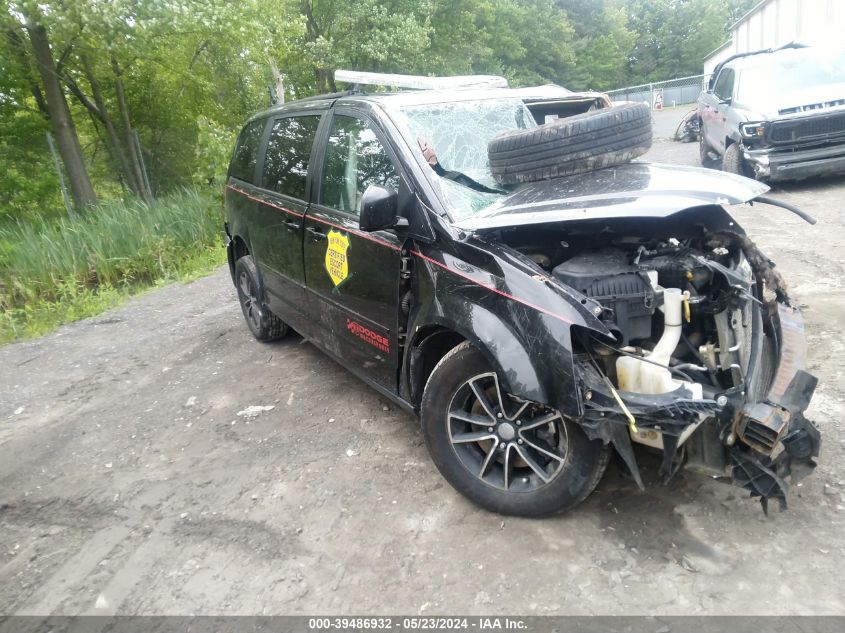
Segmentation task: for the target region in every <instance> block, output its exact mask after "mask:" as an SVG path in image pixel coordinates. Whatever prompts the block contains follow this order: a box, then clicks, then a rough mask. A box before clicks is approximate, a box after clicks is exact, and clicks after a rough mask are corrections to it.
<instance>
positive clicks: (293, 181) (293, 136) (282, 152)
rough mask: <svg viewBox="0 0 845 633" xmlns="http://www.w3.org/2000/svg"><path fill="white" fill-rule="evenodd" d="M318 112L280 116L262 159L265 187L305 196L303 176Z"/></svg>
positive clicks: (291, 195) (287, 194) (306, 170)
mask: <svg viewBox="0 0 845 633" xmlns="http://www.w3.org/2000/svg"><path fill="white" fill-rule="evenodd" d="M319 123H320V116H319V115H308V116H297V117H287V118H285V119H279V120H278V121H276V122H275V123H274V124H273V129H272V130H271V131H270V141H269V142H268V144H267V158H266V159H265V162H264V186H265V187H266V188H268V189H272V190H273V191H276V192H278V193H282V194H285V195H286V196H290V197H292V198H298V199H300V200H304V199H305V177H306V175H307V174H308V161H309V159H310V157H311V145H312V144H313V142H314V135H315V134H316V133H317V126H318V125H319Z"/></svg>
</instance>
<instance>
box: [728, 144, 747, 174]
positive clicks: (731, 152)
mask: <svg viewBox="0 0 845 633" xmlns="http://www.w3.org/2000/svg"><path fill="white" fill-rule="evenodd" d="M722 171H726V172H728V173H731V174H737V175H739V176H745V177H747V178H753V177H754V176H753V175H750V174H749V171H750V170H749V169H748V166H747V165H746V163H745V159H744V158H743V157H742V149H741V148H740V146H739V143H731V144H730V145H728V147H727V149H726V150H725V155H724V156H722Z"/></svg>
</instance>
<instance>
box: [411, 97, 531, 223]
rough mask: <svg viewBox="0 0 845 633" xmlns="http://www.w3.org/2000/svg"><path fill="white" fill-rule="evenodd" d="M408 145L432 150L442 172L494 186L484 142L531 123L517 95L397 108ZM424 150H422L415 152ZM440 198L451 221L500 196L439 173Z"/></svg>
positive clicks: (497, 186)
mask: <svg viewBox="0 0 845 633" xmlns="http://www.w3.org/2000/svg"><path fill="white" fill-rule="evenodd" d="M398 114H399V116H398V117H397V118H398V119H399V121H398V123H399V124H400V127H403V126H404V127H405V129H404V130H403V133H404V134H405V135H406V140H407V141H408V144H409V145H410V146H411V147H412V148H413V149H414V150H417V149H418V148H419V143H420V139H422V140H423V141H424V143H425V144H426V145H427V146H428V147H430V148H431V149H432V150H434V152H435V154H436V156H437V162H438V163H439V166H440V167H442V170H441V171H445V172H450V173H458V174H461V175H465V176H467V177H469V178H470V179H472V180H474V181H475V182H476V183H478V184H480V185H483V186H484V187H489V188H491V189H498V188H499V185H497V184H496V181H495V180H494V179H493V176H492V175H491V173H490V163H489V161H488V159H487V143H488V142H489V141H490V139H492V138H493V137H494V136H497V135H498V134H500V133H502V132H504V131H506V130H513V129H525V128H528V127H534V126H535V125H536V123H535V122H534V119H533V118H532V117H531V113H530V112H529V111H528V109H527V108H526V107H525V104H524V103H523V102H522V101H521V100H520V99H489V100H481V101H457V102H450V103H431V104H424V105H414V106H405V107H403V108H401V109H400V110H399V112H398ZM419 151H422V150H419ZM432 178H433V179H434V180H435V181H436V182H438V183H439V184H440V188H441V191H442V193H443V197H444V198H445V200H446V204H447V206H448V208H449V211H450V213H451V215H452V217H453V218H454V219H455V220H461V219H464V218H467V217H469V216H471V215H473V214H475V213H477V212H478V211H480V210H481V209H483V208H484V207H487V206H489V205H490V204H492V203H493V202H495V201H496V200H497V199H498V198H499V197H500V196H501V194H496V193H487V192H484V191H478V190H476V189H474V188H472V187H470V186H467V185H465V184H462V183H461V182H458V181H456V180H455V179H450V178H446V177H442V176H438V175H437V174H436V173H434V172H433V173H432Z"/></svg>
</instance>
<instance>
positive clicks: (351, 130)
mask: <svg viewBox="0 0 845 633" xmlns="http://www.w3.org/2000/svg"><path fill="white" fill-rule="evenodd" d="M370 185H384V186H385V187H391V188H393V189H395V190H397V191H398V190H399V176H398V175H397V174H396V169H395V168H394V167H393V163H391V162H390V158H388V156H387V152H385V150H384V147H383V146H382V144H381V143H380V142H379V140H378V138H377V137H376V135H375V133H374V132H373V130H372V128H371V127H370V125H369V124H368V123H367V122H366V121H362V120H361V119H356V118H354V117H349V116H335V117H334V118H333V120H332V129H331V132H330V134H329V140H328V144H327V147H326V162H325V166H324V168H323V182H322V186H321V193H320V203H321V204H323V205H325V206H327V207H331V208H333V209H337V210H339V211H346V212H347V213H352V214H354V215H358V209H359V203H360V201H361V196H362V195H363V193H364V191H365V190H366V188H367V187H369V186H370Z"/></svg>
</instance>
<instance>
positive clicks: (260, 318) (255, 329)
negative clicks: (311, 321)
mask: <svg viewBox="0 0 845 633" xmlns="http://www.w3.org/2000/svg"><path fill="white" fill-rule="evenodd" d="M235 287H236V288H237V291H238V301H239V302H240V304H241V311H242V312H243V314H244V319H245V320H246V324H247V326H248V327H249V331H250V332H252V335H253V336H254V337H255V338H257V339H258V340H259V341H263V342H267V341H275V340H277V339H280V338H282V337H283V336H285V335H286V334H287V333H288V326H287V325H285V323H284V321H282V320H281V319H280V318H279V317H277V316H276V315H275V314H273V313H272V312H271V311H270V308H268V307H267V306H266V305H265V304H264V287H263V286H262V284H261V277H260V275H259V274H258V267H257V266H256V265H255V261H253V259H252V255H244V256H243V257H241V258H240V259H239V260H238V261H237V262H235Z"/></svg>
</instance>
